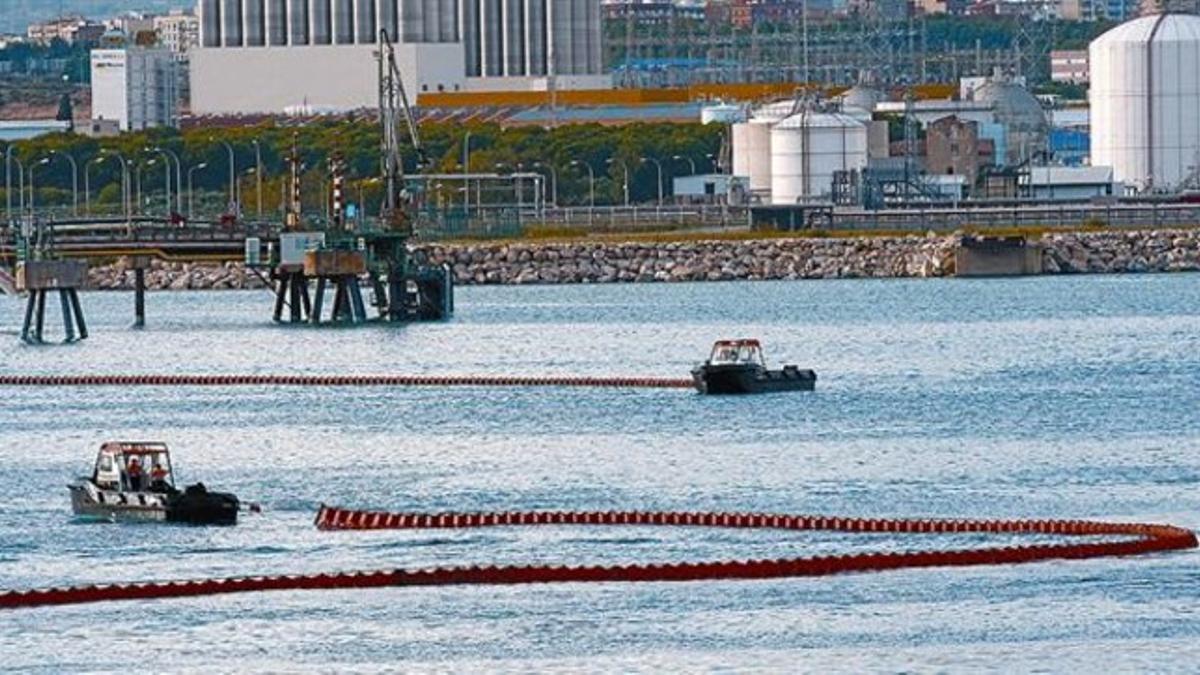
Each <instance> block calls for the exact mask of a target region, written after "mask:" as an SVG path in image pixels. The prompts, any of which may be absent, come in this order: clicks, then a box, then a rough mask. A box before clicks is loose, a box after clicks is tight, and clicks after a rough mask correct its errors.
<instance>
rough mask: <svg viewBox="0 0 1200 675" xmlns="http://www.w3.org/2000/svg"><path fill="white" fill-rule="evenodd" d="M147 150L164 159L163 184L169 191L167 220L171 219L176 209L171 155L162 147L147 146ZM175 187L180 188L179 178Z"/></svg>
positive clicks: (167, 196)
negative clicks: (173, 204) (172, 184)
mask: <svg viewBox="0 0 1200 675" xmlns="http://www.w3.org/2000/svg"><path fill="white" fill-rule="evenodd" d="M146 152H157V153H158V154H159V156H160V157H162V160H163V186H164V189H165V190H166V191H167V194H166V201H167V210H166V214H165V217H166V219H167V220H170V219H171V211H173V210H174V207H173V206H172V202H171V156H170V155H168V154H167V151H166V150H163V149H162V148H146ZM175 189H176V190H179V181H178V180H176V181H175Z"/></svg>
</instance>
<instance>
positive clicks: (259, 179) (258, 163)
mask: <svg viewBox="0 0 1200 675" xmlns="http://www.w3.org/2000/svg"><path fill="white" fill-rule="evenodd" d="M251 143H253V144H254V169H255V170H254V190H255V192H256V193H257V197H256V198H257V201H258V204H257V208H256V211H257V212H258V219H259V220H262V217H263V201H262V190H263V170H262V145H260V144H259V142H258V139H257V138H256V139H254V140H253V141H251Z"/></svg>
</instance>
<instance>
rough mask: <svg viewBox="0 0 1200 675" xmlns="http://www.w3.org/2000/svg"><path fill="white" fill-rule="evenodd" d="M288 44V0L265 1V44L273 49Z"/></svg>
mask: <svg viewBox="0 0 1200 675" xmlns="http://www.w3.org/2000/svg"><path fill="white" fill-rule="evenodd" d="M287 43H288V0H267V44H269V45H271V46H274V47H281V46H286V45H287Z"/></svg>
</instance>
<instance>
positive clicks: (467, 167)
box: [462, 131, 471, 217]
mask: <svg viewBox="0 0 1200 675" xmlns="http://www.w3.org/2000/svg"><path fill="white" fill-rule="evenodd" d="M462 168H463V217H466V216H467V214H469V213H470V212H471V179H470V178H467V175H468V174H470V173H471V132H469V131H468V132H467V133H466V135H465V136H463V161H462Z"/></svg>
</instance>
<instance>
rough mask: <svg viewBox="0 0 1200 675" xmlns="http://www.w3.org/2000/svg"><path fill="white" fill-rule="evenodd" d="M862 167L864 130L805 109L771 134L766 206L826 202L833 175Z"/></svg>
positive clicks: (841, 116)
mask: <svg viewBox="0 0 1200 675" xmlns="http://www.w3.org/2000/svg"><path fill="white" fill-rule="evenodd" d="M866 166H867V126H866V125H865V124H863V123H862V122H861V121H860V120H858V119H855V118H854V117H852V116H850V115H847V114H845V113H841V112H818V111H812V110H807V111H803V112H800V113H797V114H795V115H792V116H791V117H789V118H787V119H785V120H783V121H782V122H779V123H778V124H776V125H775V126H774V128H772V129H771V203H772V204H796V203H799V202H802V201H807V200H813V199H818V200H819V199H827V198H828V197H829V195H830V194H831V193H832V191H833V174H834V172H835V171H846V170H851V169H859V170H861V169H863V168H865V167H866Z"/></svg>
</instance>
